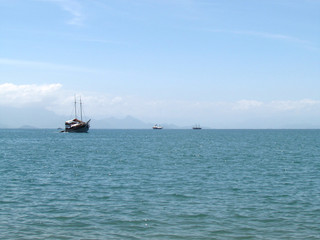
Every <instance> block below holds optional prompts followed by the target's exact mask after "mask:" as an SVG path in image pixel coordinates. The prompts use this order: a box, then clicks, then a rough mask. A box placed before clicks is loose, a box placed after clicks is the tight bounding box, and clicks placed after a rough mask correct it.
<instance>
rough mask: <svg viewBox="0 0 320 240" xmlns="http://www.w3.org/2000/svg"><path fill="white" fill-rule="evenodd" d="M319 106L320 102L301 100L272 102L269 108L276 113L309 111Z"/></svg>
mask: <svg viewBox="0 0 320 240" xmlns="http://www.w3.org/2000/svg"><path fill="white" fill-rule="evenodd" d="M318 105H320V101H315V100H311V99H302V100H299V101H272V102H271V103H270V104H269V106H270V107H271V108H272V109H275V110H277V111H292V110H310V108H312V107H317V106H318Z"/></svg>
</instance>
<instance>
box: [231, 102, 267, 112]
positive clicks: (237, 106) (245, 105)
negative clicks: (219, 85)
mask: <svg viewBox="0 0 320 240" xmlns="http://www.w3.org/2000/svg"><path fill="white" fill-rule="evenodd" d="M262 105H263V103H262V102H259V101H256V100H240V101H238V102H236V103H234V104H233V107H232V108H233V109H234V110H249V109H252V108H258V107H261V106H262Z"/></svg>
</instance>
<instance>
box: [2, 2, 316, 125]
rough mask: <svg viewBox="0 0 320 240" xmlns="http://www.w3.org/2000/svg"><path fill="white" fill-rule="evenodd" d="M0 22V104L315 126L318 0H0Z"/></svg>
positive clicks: (188, 120)
mask: <svg viewBox="0 0 320 240" xmlns="http://www.w3.org/2000/svg"><path fill="white" fill-rule="evenodd" d="M0 23H1V24H0V30H1V35H0V70H1V71H0V74H1V75H0V99H1V100H0V106H6V107H20V108H26V107H30V106H38V107H42V108H45V109H47V110H50V111H54V112H55V113H57V114H61V115H62V114H69V112H70V109H69V108H68V109H67V107H68V106H69V105H67V103H68V102H71V104H72V101H71V99H72V98H73V96H74V94H79V95H82V97H83V99H84V102H85V103H86V105H87V108H88V109H87V113H88V114H90V115H91V116H93V117H95V118H104V117H110V116H114V117H124V116H126V115H131V116H134V117H136V118H139V119H141V120H145V121H151V122H163V123H164V122H167V123H174V124H177V125H188V124H190V125H192V124H194V123H200V124H202V125H206V126H209V127H216V128H229V127H230V128H250V126H252V127H258V128H264V127H267V128H270V127H275V128H277V127H290V126H301V127H309V126H320V100H319V96H320V95H319V89H320V67H319V66H320V1H319V0H259V1H257V0H241V1H240V0H216V1H214V0H170V1H169V0H161V1H160V0H113V1H108V0H0ZM66 106H67V107H66ZM257 122H259V123H257ZM253 123H254V124H253Z"/></svg>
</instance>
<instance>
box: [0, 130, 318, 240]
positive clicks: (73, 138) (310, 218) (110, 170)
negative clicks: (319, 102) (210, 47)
mask: <svg viewBox="0 0 320 240" xmlns="http://www.w3.org/2000/svg"><path fill="white" fill-rule="evenodd" d="M0 239H320V130H201V131H194V130H165V129H164V130H161V131H153V130H90V132H89V133H88V134H70V133H57V132H56V131H55V130H9V129H6V130H0Z"/></svg>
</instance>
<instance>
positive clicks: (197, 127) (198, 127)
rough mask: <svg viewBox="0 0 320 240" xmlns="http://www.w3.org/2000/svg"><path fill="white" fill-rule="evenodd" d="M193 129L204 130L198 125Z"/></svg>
mask: <svg viewBox="0 0 320 240" xmlns="http://www.w3.org/2000/svg"><path fill="white" fill-rule="evenodd" d="M192 129H193V130H200V129H202V128H201V127H200V125H199V124H198V125H195V126H193V127H192Z"/></svg>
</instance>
